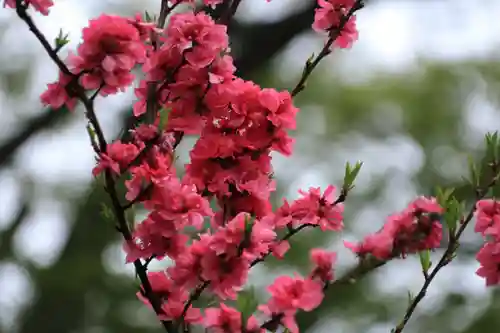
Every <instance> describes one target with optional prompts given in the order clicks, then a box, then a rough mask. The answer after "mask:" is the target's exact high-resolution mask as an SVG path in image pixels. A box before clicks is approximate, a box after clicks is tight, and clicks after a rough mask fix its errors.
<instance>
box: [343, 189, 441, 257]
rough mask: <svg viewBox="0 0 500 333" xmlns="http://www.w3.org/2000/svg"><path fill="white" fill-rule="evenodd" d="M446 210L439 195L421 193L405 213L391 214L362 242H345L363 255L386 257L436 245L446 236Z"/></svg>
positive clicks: (348, 246)
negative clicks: (442, 219) (443, 216)
mask: <svg viewBox="0 0 500 333" xmlns="http://www.w3.org/2000/svg"><path fill="white" fill-rule="evenodd" d="M442 212H443V208H442V207H441V206H440V205H439V204H438V203H437V201H436V199H435V198H426V197H420V198H418V199H416V200H415V201H413V202H412V203H410V205H409V206H408V207H407V208H406V209H405V210H404V211H402V212H401V213H399V214H395V215H392V216H389V218H388V219H387V222H386V223H385V225H384V226H383V227H382V229H381V230H380V231H378V232H377V233H375V234H371V235H368V236H367V237H365V239H364V240H363V241H362V242H361V243H359V244H354V243H350V242H344V244H345V246H346V247H347V248H349V249H351V250H352V251H353V252H355V253H356V254H358V255H359V256H366V255H367V254H371V255H373V256H374V257H376V258H379V259H382V260H386V259H390V258H392V257H394V256H402V257H405V256H406V255H407V254H411V253H416V252H419V251H422V250H426V249H435V248H437V247H439V245H440V243H441V238H442V225H441V223H440V221H439V215H438V214H441V213H442Z"/></svg>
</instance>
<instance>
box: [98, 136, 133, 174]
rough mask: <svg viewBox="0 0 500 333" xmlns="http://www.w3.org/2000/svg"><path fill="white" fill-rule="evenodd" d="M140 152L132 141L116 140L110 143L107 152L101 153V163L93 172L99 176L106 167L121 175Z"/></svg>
mask: <svg viewBox="0 0 500 333" xmlns="http://www.w3.org/2000/svg"><path fill="white" fill-rule="evenodd" d="M138 154H139V148H137V146H136V145H134V144H131V143H122V142H120V141H116V142H113V143H110V144H108V147H107V149H106V153H101V154H100V159H99V163H98V164H97V166H96V167H95V168H94V169H93V171H92V173H93V174H94V176H97V175H98V174H99V173H101V172H103V171H104V170H106V169H109V170H111V171H112V172H113V173H115V174H117V175H119V174H120V173H121V171H122V170H123V169H125V168H126V167H128V166H129V164H130V163H131V162H132V161H133V160H134V159H135V158H136V157H137V155H138Z"/></svg>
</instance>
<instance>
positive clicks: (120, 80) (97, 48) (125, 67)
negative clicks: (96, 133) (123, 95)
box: [69, 14, 146, 96]
mask: <svg viewBox="0 0 500 333" xmlns="http://www.w3.org/2000/svg"><path fill="white" fill-rule="evenodd" d="M145 59H146V49H145V47H144V44H143V42H142V40H141V34H140V33H139V30H137V28H136V27H135V25H134V24H132V23H131V22H129V20H127V19H126V18H122V17H120V16H115V15H105V14H103V15H101V16H99V17H98V18H96V19H93V20H90V23H89V26H88V27H86V28H84V29H83V42H82V44H80V46H79V47H78V54H77V55H71V56H70V57H69V62H70V64H71V68H72V71H73V73H75V74H79V73H82V72H83V73H84V74H83V75H82V77H81V79H80V82H81V84H82V86H83V87H84V88H86V89H100V94H101V95H104V96H105V95H108V94H113V93H116V92H118V91H123V90H124V89H125V88H126V87H128V86H129V85H130V84H131V83H132V82H133V80H134V75H133V74H132V73H131V70H132V69H133V68H134V66H135V65H136V64H138V63H142V62H144V60H145Z"/></svg>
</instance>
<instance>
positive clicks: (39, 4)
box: [4, 0, 54, 16]
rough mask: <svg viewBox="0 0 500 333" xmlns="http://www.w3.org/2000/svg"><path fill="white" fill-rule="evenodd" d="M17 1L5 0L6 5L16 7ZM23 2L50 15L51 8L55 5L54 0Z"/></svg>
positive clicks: (43, 13) (24, 0)
mask: <svg viewBox="0 0 500 333" xmlns="http://www.w3.org/2000/svg"><path fill="white" fill-rule="evenodd" d="M16 2H17V1H16V0H4V7H10V8H16ZM23 2H24V3H25V4H26V5H27V6H31V7H33V8H34V9H35V10H36V11H38V12H40V13H41V14H42V15H45V16H47V15H49V9H50V7H52V6H53V5H54V2H53V1H52V0H23Z"/></svg>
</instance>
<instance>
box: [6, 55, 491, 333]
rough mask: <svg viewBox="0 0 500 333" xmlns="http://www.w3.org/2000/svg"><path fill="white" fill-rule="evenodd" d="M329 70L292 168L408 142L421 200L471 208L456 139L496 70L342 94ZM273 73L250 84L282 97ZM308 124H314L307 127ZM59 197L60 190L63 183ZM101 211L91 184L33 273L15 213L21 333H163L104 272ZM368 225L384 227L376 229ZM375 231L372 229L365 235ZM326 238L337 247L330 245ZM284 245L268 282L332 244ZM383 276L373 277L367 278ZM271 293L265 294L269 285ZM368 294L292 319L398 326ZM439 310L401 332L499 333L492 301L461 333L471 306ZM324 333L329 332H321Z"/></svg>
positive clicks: (335, 292)
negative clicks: (25, 277)
mask: <svg viewBox="0 0 500 333" xmlns="http://www.w3.org/2000/svg"><path fill="white" fill-rule="evenodd" d="M330 64H331V63H330ZM327 65H328V64H325V63H324V64H322V65H321V66H322V67H320V68H319V70H317V71H316V72H315V73H314V74H313V76H312V79H311V80H310V81H309V83H308V86H307V89H306V90H305V91H304V92H302V93H301V95H300V97H299V98H298V99H297V105H298V106H299V107H301V106H302V107H303V109H302V112H301V114H300V115H299V130H298V131H297V133H296V136H297V137H298V139H299V140H303V142H305V143H304V144H300V141H299V144H298V146H297V149H296V152H295V154H296V155H295V156H297V159H299V158H300V161H301V163H303V164H304V165H305V166H304V167H305V168H307V166H308V165H309V166H315V165H318V164H321V163H329V161H330V159H331V158H334V157H335V156H334V155H335V154H336V151H335V148H337V147H344V148H345V147H350V148H352V149H354V150H356V149H358V150H359V149H360V147H358V146H356V145H359V144H360V142H371V143H377V144H384V143H391V142H393V141H394V140H396V141H397V140H399V139H401V138H405V139H407V140H409V141H410V142H412V143H413V144H415V146H416V147H417V148H418V149H420V150H421V153H422V154H423V155H422V156H424V159H423V162H422V165H421V166H420V167H418V170H417V172H415V173H414V174H411V175H410V177H411V179H410V181H411V183H412V184H413V185H414V186H415V188H416V190H417V192H419V193H422V194H431V193H433V191H434V189H435V187H436V186H437V185H440V186H451V187H456V188H457V195H458V196H459V197H460V198H462V199H470V195H471V194H472V193H471V191H470V190H469V188H468V185H467V184H466V183H465V182H464V181H463V179H461V178H460V175H462V176H467V173H466V166H467V159H466V157H467V154H471V155H472V156H474V157H476V158H481V157H482V155H483V151H482V148H483V146H482V143H481V142H477V144H476V143H472V144H471V140H470V138H469V137H467V136H465V134H464V133H465V132H466V131H468V123H467V122H468V119H470V118H468V117H469V116H468V115H469V114H470V113H471V112H474V108H475V107H476V106H475V104H474V103H473V102H474V101H475V100H476V99H477V98H479V99H481V98H482V99H484V101H485V102H488V103H491V104H492V105H493V106H494V108H495V109H496V110H498V109H499V107H500V97H499V96H500V94H498V91H500V61H498V60H496V59H485V60H481V61H463V62H454V63H446V62H440V63H437V62H430V61H421V62H420V64H419V66H418V68H417V69H416V70H414V71H407V72H404V73H400V74H397V75H395V74H386V73H379V74H377V75H374V76H373V77H371V78H370V79H368V80H366V81H364V82H362V83H359V82H358V83H347V82H345V80H342V77H341V75H330V74H322V69H324V66H327ZM271 67H272V66H268V67H265V69H263V70H261V71H260V72H259V75H257V76H256V77H258V79H257V81H258V82H259V83H261V84H262V85H264V86H272V85H274V86H281V87H290V86H291V85H292V84H293V83H291V82H281V81H280V80H279V79H277V76H276V73H275V72H273V69H272V68H271ZM3 80H8V81H9V89H11V91H12V92H13V93H14V92H15V93H16V94H17V93H18V92H17V90H18V89H19V88H18V85H21V84H22V85H24V80H23V79H17V78H16V79H12V78H3ZM310 112H318V113H319V114H318V115H312V114H310ZM311 116H314V117H316V116H319V117H320V119H322V124H323V125H324V128H325V131H324V132H322V133H321V134H318V133H317V131H316V129H315V128H314V125H310V124H309V125H308V121H309V120H310V119H309V118H310V117H311ZM499 128H500V126H499ZM359 136H362V137H363V138H364V139H365V140H367V141H359V142H358V141H355V140H352V142H351V138H357V137H359ZM308 143H309V144H310V145H309V144H308ZM437 149H440V150H439V151H441V152H447V155H445V156H443V154H442V153H439V151H438V153H436V151H437ZM416 153H417V152H416ZM380 158H385V157H384V156H380ZM292 161H296V160H292ZM443 161H445V162H446V161H448V162H447V163H444V162H443ZM450 161H452V163H450ZM453 161H456V163H455V162H453ZM344 162H345V161H336V162H335V161H333V162H331V170H332V173H331V174H329V173H325V174H324V175H323V176H325V178H326V180H327V181H328V182H330V183H334V184H339V183H340V180H341V178H339V173H338V172H337V171H335V170H336V169H340V170H342V168H343V164H344ZM351 162H353V161H351ZM443 163H444V164H443ZM453 168H455V169H454V170H452V169H453ZM329 170H330V169H329ZM369 170H370V165H365V166H364V167H363V170H362V171H361V172H362V173H363V172H366V171H369ZM89 172H90V170H89ZM457 175H458V176H457ZM276 176H277V180H278V182H279V183H280V187H279V188H278V192H277V193H276V195H275V199H276V202H275V204H276V205H277V204H279V202H280V201H281V199H280V198H282V197H283V196H285V195H287V191H288V187H287V186H284V185H283V184H288V183H290V181H291V180H292V179H291V178H289V177H288V178H287V176H280V174H279V170H278V174H277V175H276ZM297 176H298V175H297ZM392 176H393V175H392V173H391V170H387V171H386V172H383V173H382V174H379V175H377V176H376V177H372V178H371V179H370V186H369V188H368V189H367V190H366V191H361V192H360V193H354V195H353V197H352V198H349V200H348V202H347V217H346V220H347V223H346V224H347V229H348V230H349V229H350V228H351V224H350V222H349V221H352V220H355V218H356V216H357V212H358V211H360V210H361V209H362V207H364V206H365V205H367V204H368V203H370V204H374V205H378V204H379V203H380V201H377V198H378V197H379V196H380V195H381V193H383V191H384V189H386V187H387V186H388V182H389V181H390V179H391V177H392ZM311 185H317V184H311ZM58 186H60V187H64V180H63V179H62V180H61V184H60V185H58ZM354 192H356V190H355V191H354ZM499 194H500V193H499ZM103 202H104V203H106V202H108V198H107V196H106V193H105V192H104V190H103V189H102V186H100V185H99V184H91V185H90V186H89V189H88V191H87V192H86V193H84V194H83V195H81V197H80V198H78V199H75V200H74V202H70V204H71V206H72V207H73V208H72V212H73V213H72V216H73V217H72V220H71V221H68V225H70V226H71V228H70V230H69V233H70V234H69V237H68V240H67V242H66V244H65V245H64V247H63V249H62V251H61V254H60V255H59V257H58V259H57V261H56V262H55V263H53V264H52V265H51V266H49V267H44V268H39V267H36V266H35V265H32V264H30V262H29V261H26V260H21V259H20V258H18V257H17V255H16V253H15V252H14V251H12V248H11V244H12V238H13V237H14V236H15V231H16V229H17V228H18V227H19V225H20V224H22V223H23V217H24V216H25V215H26V210H28V209H29V206H30V203H29V201H28V202H26V204H25V205H24V206H22V209H20V211H19V214H18V216H17V218H16V219H14V220H13V221H12V222H11V223H9V224H8V225H9V227H7V228H6V229H4V230H3V231H1V232H0V263H3V262H7V260H9V261H12V260H15V261H17V263H18V264H19V265H21V266H23V267H24V268H25V269H26V270H27V271H28V272H29V274H30V277H31V282H32V283H33V288H34V290H35V297H34V299H33V300H32V301H31V302H30V304H28V306H27V307H26V308H25V309H23V311H22V313H21V315H20V317H19V318H17V325H16V326H17V328H16V330H17V331H18V332H21V333H33V332H37V333H69V332H109V333H115V332H116V333H128V332H130V333H132V332H143V333H147V332H161V328H160V327H159V325H156V321H155V318H154V316H153V315H152V314H151V313H150V312H148V310H147V309H146V308H145V307H144V306H142V304H141V303H140V302H139V301H137V300H136V297H135V292H136V290H137V283H136V282H135V281H134V279H133V278H131V277H130V276H125V275H120V274H117V273H116V272H112V271H111V270H109V269H107V268H106V267H105V263H104V259H103V258H104V253H105V251H106V250H107V249H108V248H109V246H110V245H112V244H115V243H116V242H117V241H118V240H119V235H118V234H117V233H116V232H115V229H114V228H113V225H111V223H109V222H107V221H105V220H103V218H102V215H101V205H102V203H103ZM368 223H370V224H377V225H380V224H381V223H382V221H370V222H368ZM376 229H377V228H373V227H370V230H372V231H373V230H376ZM334 237H335V239H336V240H339V237H338V235H336V236H334ZM479 241H480V240H479V239H478V242H477V243H474V244H471V247H472V250H471V251H465V250H464V251H463V252H461V253H460V254H459V255H460V260H463V261H467V259H468V258H469V257H470V258H472V256H473V255H474V251H475V250H474V249H477V248H479V246H480V243H479ZM291 243H292V249H291V251H290V252H289V254H288V255H287V257H286V260H285V261H277V260H273V259H271V260H269V261H266V263H265V264H264V265H265V267H266V268H267V269H269V270H270V271H271V272H275V271H280V270H282V269H285V268H286V269H287V270H288V269H293V270H298V271H300V272H307V267H308V250H309V249H310V248H311V247H320V246H328V245H329V244H331V243H332V238H331V235H326V234H324V233H321V232H319V231H317V230H314V231H311V232H304V233H303V234H301V235H299V236H297V237H294V238H293V239H292V241H291ZM337 245H338V244H337ZM415 260H418V259H415ZM396 264H397V263H396ZM445 270H446V269H445ZM384 272H385V271H384V270H383V269H381V270H380V271H379V272H377V273H375V274H384ZM263 274H264V273H263ZM443 274H445V273H443ZM264 278H266V277H264ZM267 282H271V281H270V278H269V281H267ZM1 288H8V286H5V285H4V286H0V289H1ZM373 288H374V279H373V278H371V277H367V278H365V279H363V280H361V281H359V282H358V283H356V284H355V285H352V286H348V287H346V286H343V287H342V288H334V289H330V290H329V291H328V297H327V298H326V300H325V302H324V303H323V304H322V306H321V307H320V308H319V309H318V310H317V311H314V312H312V313H304V314H301V315H300V316H299V317H298V321H299V324H300V326H301V328H302V329H303V331H304V332H305V331H306V330H307V329H311V330H310V331H311V332H312V331H314V329H312V327H313V326H314V325H317V324H319V323H320V322H323V321H324V320H332V321H335V320H336V319H338V318H341V319H342V320H343V321H345V322H348V323H349V329H348V330H347V329H346V332H347V331H349V332H368V330H369V329H370V328H373V327H374V326H375V325H377V324H387V323H392V324H394V323H396V322H397V321H399V319H401V316H402V315H403V310H404V307H405V306H406V302H407V299H406V298H407V296H406V294H401V295H398V296H392V297H388V296H385V297H379V298H377V297H376V296H374V295H373V291H372V289H373ZM0 292H1V290H0ZM445 298H446V299H445V301H444V302H443V303H442V306H440V307H438V308H436V309H434V311H433V312H432V313H431V314H428V313H419V312H418V311H417V313H416V315H415V316H414V318H413V319H412V320H411V321H410V324H409V326H408V328H407V331H408V332H440V333H444V332H464V333H475V332H477V333H479V332H481V333H485V332H496V331H497V330H498V329H495V328H497V327H500V321H499V319H498V318H499V317H498V316H497V314H498V310H499V307H500V294H499V292H498V291H494V292H492V295H491V299H485V300H484V302H486V305H484V304H483V306H484V309H483V310H482V311H481V312H480V313H479V314H478V315H477V316H476V317H475V318H474V319H473V320H472V322H466V323H464V324H463V325H462V326H460V327H455V326H452V325H450V321H452V320H453V318H455V317H456V314H457V313H461V312H460V311H465V310H464V308H465V307H467V305H468V302H469V300H468V299H467V297H465V296H464V295H462V294H449V295H446V297H445ZM207 301H208V300H207ZM424 302H425V300H424ZM457 311H458V312H457ZM11 329H12V330H13V331H14V328H10V329H8V330H7V332H10V330H11ZM389 330H390V328H388V329H387V332H389ZM338 331H339V332H341V331H342V332H343V330H338ZM324 332H329V329H328V328H327V329H326V330H324Z"/></svg>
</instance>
